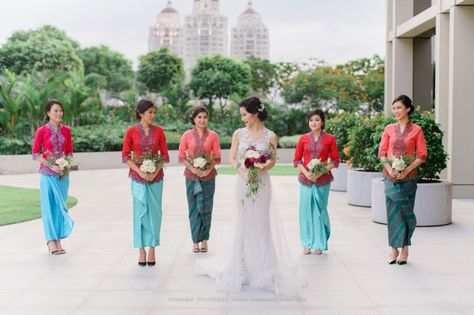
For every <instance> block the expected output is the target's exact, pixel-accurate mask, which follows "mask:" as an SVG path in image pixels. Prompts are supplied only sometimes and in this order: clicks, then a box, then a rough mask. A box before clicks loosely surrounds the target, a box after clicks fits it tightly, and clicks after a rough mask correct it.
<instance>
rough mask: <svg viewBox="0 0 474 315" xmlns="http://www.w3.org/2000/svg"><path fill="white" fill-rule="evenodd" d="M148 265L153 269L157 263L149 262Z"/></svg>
mask: <svg viewBox="0 0 474 315" xmlns="http://www.w3.org/2000/svg"><path fill="white" fill-rule="evenodd" d="M146 264H147V265H148V266H150V267H153V266H154V265H155V264H156V261H148V262H147V263H146Z"/></svg>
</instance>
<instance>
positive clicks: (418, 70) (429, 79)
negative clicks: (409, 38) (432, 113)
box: [413, 38, 433, 110]
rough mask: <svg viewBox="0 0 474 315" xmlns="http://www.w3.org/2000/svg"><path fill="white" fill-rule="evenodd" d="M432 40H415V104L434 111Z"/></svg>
mask: <svg viewBox="0 0 474 315" xmlns="http://www.w3.org/2000/svg"><path fill="white" fill-rule="evenodd" d="M432 60H433V57H432V42H431V38H414V39H413V104H415V106H420V107H421V109H422V110H432V109H433V64H432Z"/></svg>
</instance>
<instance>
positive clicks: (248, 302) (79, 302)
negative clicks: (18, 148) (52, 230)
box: [0, 167, 474, 315]
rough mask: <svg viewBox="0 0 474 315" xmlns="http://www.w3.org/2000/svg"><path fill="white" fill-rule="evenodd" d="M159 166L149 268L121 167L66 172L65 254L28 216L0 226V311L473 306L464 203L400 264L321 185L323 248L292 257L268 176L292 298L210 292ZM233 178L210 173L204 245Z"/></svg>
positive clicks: (28, 182)
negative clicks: (324, 195) (212, 194)
mask: <svg viewBox="0 0 474 315" xmlns="http://www.w3.org/2000/svg"><path fill="white" fill-rule="evenodd" d="M165 172H166V174H165V188H164V207H163V208H164V216H163V224H162V233H161V242H162V246H160V247H159V248H158V249H157V260H158V265H157V266H155V267H154V268H150V267H146V268H140V267H138V266H137V263H136V262H137V253H136V250H135V249H133V248H132V230H131V229H132V224H131V198H130V182H129V179H128V178H127V171H126V170H125V169H117V170H97V171H80V172H73V173H72V174H71V189H70V193H71V195H73V196H75V197H77V198H78V200H79V203H78V204H77V206H76V207H74V208H72V209H71V211H70V213H71V216H72V217H73V219H74V220H75V224H76V225H75V228H74V231H73V234H72V235H71V236H70V238H68V239H66V240H65V241H64V245H65V248H66V249H67V250H68V253H67V254H66V255H62V256H52V255H48V254H47V248H46V246H45V242H44V241H43V233H42V226H41V221H40V220H34V221H30V222H25V223H20V224H15V225H10V226H3V227H0V314H1V315H3V314H5V315H6V314H8V315H13V314H35V315H40V314H48V315H54V314H61V315H66V314H100V315H107V314H114V315H115V314H117V315H121V314H209V315H212V314H246V315H250V314H259V315H263V314H272V315H273V314H291V315H293V314H397V315H398V314H474V200H454V201H453V206H454V207H453V224H451V225H448V226H444V227H432V228H418V229H417V230H416V231H415V235H414V238H413V243H414V247H413V248H412V252H411V255H410V257H409V264H408V265H405V266H398V265H390V266H389V265H387V264H386V263H385V260H386V257H387V254H388V249H387V245H386V238H387V236H386V227H385V226H383V225H379V224H375V223H373V222H371V220H370V209H369V208H358V207H352V206H348V205H347V204H346V202H345V200H346V194H345V193H338V192H331V194H330V202H329V208H330V216H331V223H332V236H331V239H330V249H329V251H328V252H326V253H325V254H324V255H322V256H315V255H311V256H303V255H302V254H301V248H300V245H299V240H298V221H297V218H298V217H297V203H298V185H297V182H296V179H295V178H294V177H273V178H272V181H273V186H274V191H275V195H276V199H277V202H278V205H279V210H280V213H281V216H282V218H283V220H284V227H285V232H286V235H287V240H288V244H289V246H290V249H291V251H292V254H293V256H294V260H295V261H296V263H297V264H298V267H299V273H300V274H301V276H302V277H303V278H304V279H305V280H306V282H307V286H306V287H304V288H302V290H301V293H300V294H299V295H298V296H297V297H289V298H282V297H278V296H276V295H274V294H272V293H271V292H266V291H255V290H250V289H248V288H245V289H244V290H243V291H242V292H240V293H232V294H227V293H225V292H220V291H217V290H216V289H215V287H214V282H213V280H211V279H209V278H207V277H205V276H198V275H195V274H194V273H193V268H192V265H193V262H194V260H195V258H196V257H197V256H200V257H202V256H203V255H204V254H197V255H196V254H193V253H192V252H191V245H192V244H191V241H190V232H189V227H188V219H187V208H186V200H185V190H184V179H183V176H182V175H181V172H182V168H180V167H168V168H167V169H166V171H165ZM233 182H234V177H233V176H225V175H220V176H219V177H218V179H217V191H216V198H215V209H214V216H213V225H212V234H211V241H210V243H209V246H210V251H209V253H208V254H207V255H208V256H212V255H215V254H216V252H218V251H220V250H222V249H223V248H224V247H225V246H226V243H225V240H226V238H227V231H228V228H229V224H230V222H229V220H230V211H231V209H232V206H233V198H232V194H233ZM0 184H1V185H11V186H18V187H38V186H39V175H38V174H27V175H2V176H0Z"/></svg>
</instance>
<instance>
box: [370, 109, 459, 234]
mask: <svg viewBox="0 0 474 315" xmlns="http://www.w3.org/2000/svg"><path fill="white" fill-rule="evenodd" d="M410 119H411V120H412V121H413V122H414V123H416V124H417V125H419V126H420V127H421V128H422V129H423V133H424V135H425V139H426V146H427V150H428V156H427V158H426V162H425V163H423V164H421V165H420V167H419V168H418V173H419V179H418V189H417V192H416V198H415V208H414V212H415V215H416V220H417V226H438V225H446V224H450V223H451V217H452V185H451V183H450V182H448V181H444V180H440V177H439V174H440V173H441V171H443V170H444V169H445V168H446V166H447V160H448V154H447V153H446V150H445V148H444V146H443V132H442V130H441V128H440V126H439V124H438V123H436V120H435V114H434V113H433V112H420V111H415V112H414V113H413V114H412V115H411V117H410ZM372 220H373V221H375V222H378V223H384V224H386V223H387V212H386V206H385V194H384V184H383V181H382V180H381V179H374V180H373V181H372Z"/></svg>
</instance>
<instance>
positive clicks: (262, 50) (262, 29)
mask: <svg viewBox="0 0 474 315" xmlns="http://www.w3.org/2000/svg"><path fill="white" fill-rule="evenodd" d="M231 42H232V43H231V49H230V54H231V55H232V56H233V57H236V58H238V59H241V60H246V59H247V58H248V57H250V56H254V57H256V58H260V59H269V57H270V38H269V31H268V28H267V27H266V26H265V25H264V24H263V22H262V18H261V17H260V15H259V14H258V13H257V12H256V11H255V10H254V9H253V5H252V1H249V2H248V4H247V9H246V10H245V11H244V12H243V13H242V14H241V15H240V16H239V20H238V23H237V26H236V27H234V28H233V29H232V35H231ZM162 47H167V48H169V49H170V50H171V51H173V52H175V53H177V54H179V55H180V56H181V58H183V61H184V65H185V68H186V70H187V71H189V70H190V69H191V68H192V66H193V65H194V63H195V62H196V60H197V59H198V58H199V57H200V56H203V55H207V54H211V53H216V54H220V55H224V56H228V55H229V41H228V27H227V18H226V17H225V16H223V15H222V14H221V13H220V10H219V0H193V11H192V13H191V14H190V15H188V16H186V17H185V20H184V24H182V23H181V20H180V16H179V13H178V11H177V10H176V9H174V8H173V6H172V4H171V1H168V4H167V6H166V8H165V9H163V10H162V11H161V12H160V14H159V15H158V17H157V19H156V23H155V25H154V26H152V27H151V28H150V37H149V41H148V49H149V50H150V51H151V50H154V49H159V48H162Z"/></svg>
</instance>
